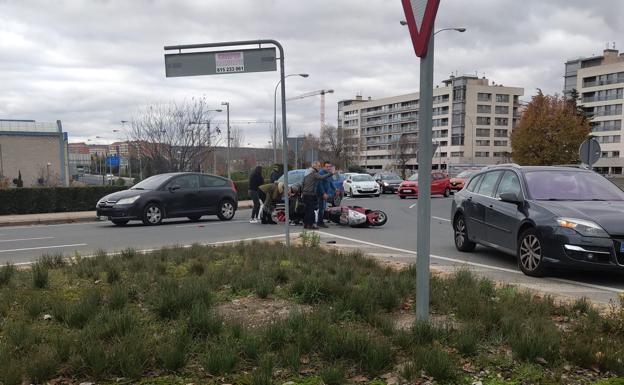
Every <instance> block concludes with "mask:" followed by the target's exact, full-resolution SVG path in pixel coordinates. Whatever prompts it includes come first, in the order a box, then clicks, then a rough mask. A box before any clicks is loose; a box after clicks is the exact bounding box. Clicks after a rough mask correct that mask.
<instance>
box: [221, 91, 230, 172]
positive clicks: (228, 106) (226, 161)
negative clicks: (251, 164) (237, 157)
mask: <svg viewBox="0 0 624 385" xmlns="http://www.w3.org/2000/svg"><path fill="white" fill-rule="evenodd" d="M221 105H222V106H226V108H227V149H226V155H225V156H226V160H225V165H226V166H225V167H226V168H227V177H228V179H232V178H231V174H230V140H231V139H232V138H231V137H230V102H223V103H221Z"/></svg>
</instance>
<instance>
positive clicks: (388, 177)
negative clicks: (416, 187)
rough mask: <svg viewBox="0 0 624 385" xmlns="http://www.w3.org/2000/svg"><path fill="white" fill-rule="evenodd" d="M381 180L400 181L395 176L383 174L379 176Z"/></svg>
mask: <svg viewBox="0 0 624 385" xmlns="http://www.w3.org/2000/svg"><path fill="white" fill-rule="evenodd" d="M381 179H383V180H399V179H401V178H400V177H399V176H398V175H397V174H384V175H382V176H381Z"/></svg>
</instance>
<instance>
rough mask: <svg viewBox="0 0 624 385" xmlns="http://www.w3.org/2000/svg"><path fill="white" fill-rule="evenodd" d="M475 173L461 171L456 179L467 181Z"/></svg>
mask: <svg viewBox="0 0 624 385" xmlns="http://www.w3.org/2000/svg"><path fill="white" fill-rule="evenodd" d="M474 173H475V171H462V172H460V173H459V174H457V176H456V178H463V179H467V178H470V177H471V176H472V174H474Z"/></svg>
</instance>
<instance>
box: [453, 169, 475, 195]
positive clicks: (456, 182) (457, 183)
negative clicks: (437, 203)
mask: <svg viewBox="0 0 624 385" xmlns="http://www.w3.org/2000/svg"><path fill="white" fill-rule="evenodd" d="M477 172H478V170H466V171H462V172H460V173H459V174H458V175H457V176H456V177H455V178H451V190H454V191H459V190H461V189H463V188H464V184H465V183H466V182H467V181H468V180H469V179H470V177H471V176H472V175H473V174H476V173H477Z"/></svg>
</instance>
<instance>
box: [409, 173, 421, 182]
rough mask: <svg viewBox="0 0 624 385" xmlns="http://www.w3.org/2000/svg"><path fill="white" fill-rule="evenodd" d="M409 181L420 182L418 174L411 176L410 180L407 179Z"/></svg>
mask: <svg viewBox="0 0 624 385" xmlns="http://www.w3.org/2000/svg"><path fill="white" fill-rule="evenodd" d="M407 180H414V181H416V180H418V174H414V175H412V176H410V177H409V178H407Z"/></svg>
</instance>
